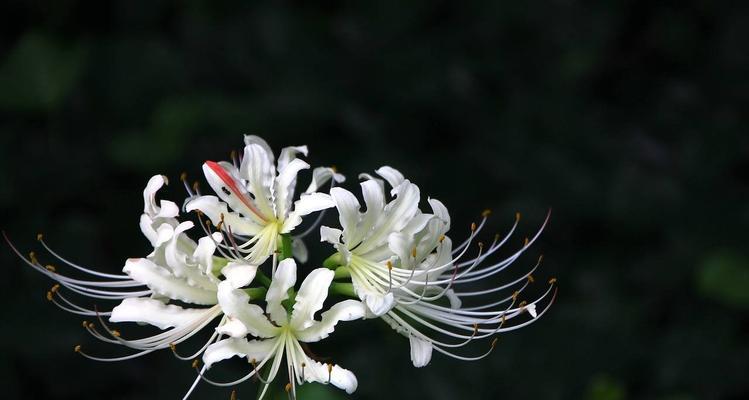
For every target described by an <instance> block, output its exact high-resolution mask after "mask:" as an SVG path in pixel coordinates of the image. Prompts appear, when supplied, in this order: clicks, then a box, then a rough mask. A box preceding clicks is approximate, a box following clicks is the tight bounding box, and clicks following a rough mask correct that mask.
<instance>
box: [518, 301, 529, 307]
mask: <svg viewBox="0 0 749 400" xmlns="http://www.w3.org/2000/svg"><path fill="white" fill-rule="evenodd" d="M526 305H528V302H526V301H525V300H523V301H521V302H520V304H519V305H518V306H519V307H520V308H523V307H525V306H526Z"/></svg>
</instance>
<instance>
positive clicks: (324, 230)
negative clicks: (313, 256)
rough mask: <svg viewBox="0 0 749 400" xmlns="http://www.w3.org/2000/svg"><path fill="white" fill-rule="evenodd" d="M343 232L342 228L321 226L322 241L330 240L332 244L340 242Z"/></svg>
mask: <svg viewBox="0 0 749 400" xmlns="http://www.w3.org/2000/svg"><path fill="white" fill-rule="evenodd" d="M342 233H343V231H341V230H340V229H336V228H331V227H329V226H321V227H320V241H321V242H328V243H330V244H340V243H341V234H342Z"/></svg>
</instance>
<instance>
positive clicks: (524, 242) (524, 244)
mask: <svg viewBox="0 0 749 400" xmlns="http://www.w3.org/2000/svg"><path fill="white" fill-rule="evenodd" d="M528 242H529V240H528V238H527V237H526V238H525V239H523V247H525V246H528Z"/></svg>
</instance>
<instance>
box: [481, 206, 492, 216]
mask: <svg viewBox="0 0 749 400" xmlns="http://www.w3.org/2000/svg"><path fill="white" fill-rule="evenodd" d="M491 213H492V210H490V209H488V208H487V209H486V210H484V211H482V212H481V216H482V217H484V218H486V217H488V216H489V215H490V214H491Z"/></svg>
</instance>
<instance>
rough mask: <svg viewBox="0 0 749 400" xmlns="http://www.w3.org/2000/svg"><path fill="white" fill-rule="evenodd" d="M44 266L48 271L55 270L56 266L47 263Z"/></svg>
mask: <svg viewBox="0 0 749 400" xmlns="http://www.w3.org/2000/svg"><path fill="white" fill-rule="evenodd" d="M44 268H46V269H47V271H49V272H57V268H55V266H54V265H52V264H47V265H46V266H45V267H44Z"/></svg>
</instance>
